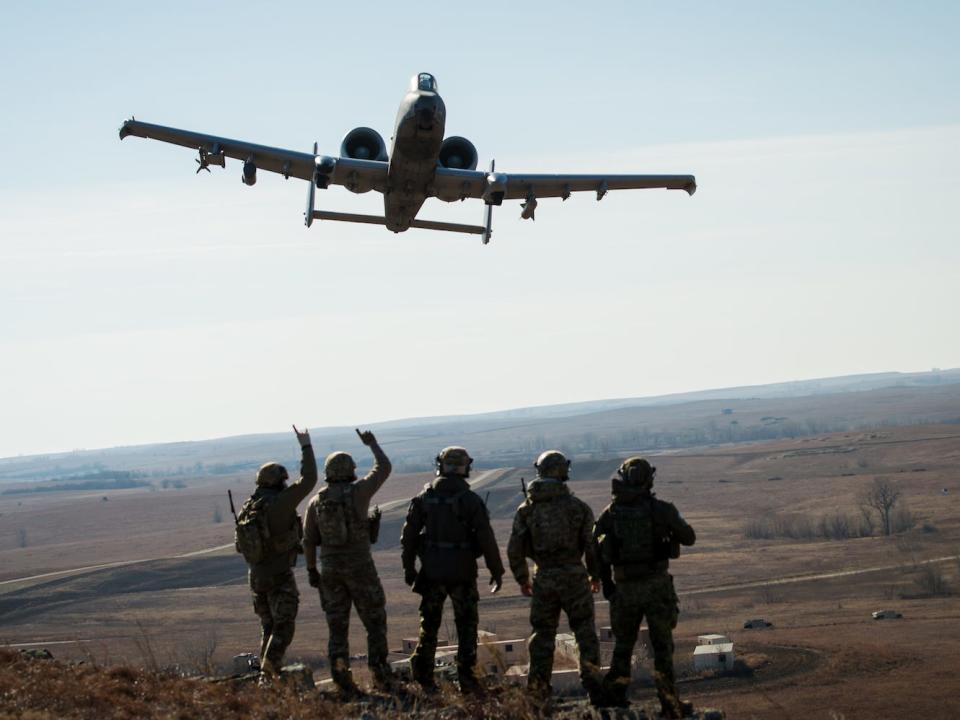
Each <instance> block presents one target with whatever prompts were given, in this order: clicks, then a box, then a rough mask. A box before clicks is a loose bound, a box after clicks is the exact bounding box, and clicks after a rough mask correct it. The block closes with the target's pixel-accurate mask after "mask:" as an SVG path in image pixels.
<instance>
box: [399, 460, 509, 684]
mask: <svg viewBox="0 0 960 720" xmlns="http://www.w3.org/2000/svg"><path fill="white" fill-rule="evenodd" d="M436 462H437V478H436V480H434V481H433V482H431V483H428V484H427V485H426V486H425V487H424V489H423V491H422V492H421V493H420V494H419V495H417V496H416V497H415V498H413V500H411V501H410V508H409V510H407V520H406V522H405V523H404V525H403V534H402V536H401V539H400V542H401V545H402V546H403V552H402V556H401V557H402V560H403V579H404V582H406V583H407V585H410V586H411V587H412V588H413V591H414V592H415V593H418V594H419V595H420V598H421V599H420V641H419V642H418V643H417V648H416V650H415V651H414V653H413V655H412V656H411V658H410V669H411V671H412V673H413V678H414V680H416V681H417V682H418V683H419V684H420V685H421V686H422V687H423V688H424V689H425V690H428V691H433V690H434V689H436V685H435V684H434V679H433V666H434V659H435V656H436V652H437V631H438V630H439V629H440V619H441V617H442V615H443V603H444V601H445V600H446V598H447V596H449V597H450V601H451V602H452V604H453V617H454V621H455V622H456V626H457V641H458V644H457V677H458V679H459V681H460V691H461V692H463V693H469V692H478V691H479V690H480V689H481V687H480V683H479V680H478V679H477V675H476V667H475V666H476V664H477V603H478V602H479V599H480V598H479V595H478V593H477V558H478V557H479V556H480V555H483V558H484V562H485V563H486V566H487V569H488V570H489V571H490V585H492V586H493V589H492V591H491V592H497V591H498V590H500V586H501V585H502V583H503V573H504V569H503V562H502V561H501V560H500V549H499V548H498V547H497V539H496V538H495V537H494V535H493V529H492V528H491V527H490V516H489V515H488V513H487V507H486V505H484V503H483V501H482V500H481V499H480V497H479V496H478V495H477V494H476V493H475V492H473V491H472V490H471V489H470V485H469V484H468V483H467V478H468V477H470V465H471V463H473V459H472V458H471V457H470V455H469V454H467V451H466V450H464V449H463V448H461V447H448V448H444V449H443V450H441V451H440V454H439V455H438V456H437V460H436ZM418 557H419V558H420V570H419V572H418V571H417V568H416V559H417V558H418Z"/></svg>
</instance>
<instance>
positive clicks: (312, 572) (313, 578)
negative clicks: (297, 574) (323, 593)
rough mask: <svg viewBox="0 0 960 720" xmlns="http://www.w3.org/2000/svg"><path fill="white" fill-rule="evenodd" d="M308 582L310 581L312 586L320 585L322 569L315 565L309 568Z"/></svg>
mask: <svg viewBox="0 0 960 720" xmlns="http://www.w3.org/2000/svg"><path fill="white" fill-rule="evenodd" d="M307 582H308V583H310V587H315V588H318V587H320V571H319V570H317V569H316V568H315V567H312V568H307Z"/></svg>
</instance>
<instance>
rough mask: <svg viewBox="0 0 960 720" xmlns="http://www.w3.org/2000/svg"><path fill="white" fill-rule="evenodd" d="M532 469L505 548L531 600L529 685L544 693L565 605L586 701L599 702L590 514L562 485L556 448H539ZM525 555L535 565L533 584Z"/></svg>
mask: <svg viewBox="0 0 960 720" xmlns="http://www.w3.org/2000/svg"><path fill="white" fill-rule="evenodd" d="M534 467H536V468H537V479H536V480H534V481H533V482H532V483H530V489H529V491H528V493H527V497H526V499H525V500H524V502H523V503H522V504H521V505H520V507H519V508H518V509H517V514H516V516H515V517H514V519H513V531H512V532H511V533H510V542H509V544H508V545H507V557H508V559H509V560H510V570H511V571H512V572H513V577H514V578H515V579H516V581H517V582H518V583H519V584H520V591H521V592H522V593H523V594H524V595H525V596H526V597H532V598H533V601H532V602H531V603H530V625H531V626H532V627H533V634H532V635H531V636H530V642H529V648H530V672H529V675H528V677H527V688H528V690H529V691H530V692H531V693H532V694H533V695H535V696H537V697H539V698H543V699H546V698H549V697H550V693H551V687H550V677H551V675H552V674H553V652H554V645H555V641H556V636H557V625H558V623H559V622H560V611H561V610H563V611H564V612H565V613H566V614H567V620H568V621H569V623H570V629H571V630H573V634H574V637H575V638H576V640H577V648H578V649H579V651H580V681H581V682H582V683H583V687H584V689H586V690H587V692H588V693H589V695H590V701H591V703H593V704H594V705H600V704H602V700H603V698H602V692H601V690H602V683H601V680H600V677H599V673H600V643H599V642H598V641H597V631H596V628H595V626H594V619H593V618H594V615H593V593H596V592H598V591H599V590H600V568H599V566H598V564H597V560H596V558H595V556H594V551H593V543H592V538H591V535H590V533H591V531H592V530H593V511H592V510H591V509H590V507H589V506H588V505H587V504H586V503H585V502H583V501H582V500H580V499H579V498H577V497H574V495H573V494H572V493H571V492H570V489H569V488H568V487H567V480H568V479H569V468H570V461H569V460H567V458H566V457H564V455H563V453H561V452H560V451H559V450H548V451H547V452H544V453H542V454H541V455H540V457H539V458H538V459H537V462H536V463H535V464H534ZM528 557H529V558H531V559H532V560H533V561H534V563H536V565H535V568H536V569H535V573H534V576H533V583H532V584H531V582H530V572H529V570H528V569H527V558H528ZM584 560H586V567H584V562H583V561H584Z"/></svg>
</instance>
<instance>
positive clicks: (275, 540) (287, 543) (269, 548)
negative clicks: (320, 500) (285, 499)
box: [234, 495, 300, 565]
mask: <svg viewBox="0 0 960 720" xmlns="http://www.w3.org/2000/svg"><path fill="white" fill-rule="evenodd" d="M275 499H276V496H275V495H260V496H259V497H258V496H257V495H254V496H253V497H251V498H249V499H248V500H247V501H246V502H245V503H244V504H243V507H241V508H240V514H239V515H238V516H237V524H236V528H235V531H234V546H235V547H236V548H237V552H238V553H240V554H241V555H243V559H244V560H246V561H247V562H248V563H250V564H251V565H257V564H259V563H261V562H263V561H264V560H267V559H269V558H270V557H271V556H273V555H279V554H281V553H284V552H290V551H291V550H294V549H296V548H297V547H298V546H299V544H300V537H299V532H298V531H297V530H296V529H291V530H290V531H288V532H286V533H283V534H281V535H280V536H279V537H274V536H272V535H271V533H270V524H269V523H268V522H267V509H268V508H269V507H270V505H271V504H272V503H273V501H274V500H275ZM298 520H299V518H298Z"/></svg>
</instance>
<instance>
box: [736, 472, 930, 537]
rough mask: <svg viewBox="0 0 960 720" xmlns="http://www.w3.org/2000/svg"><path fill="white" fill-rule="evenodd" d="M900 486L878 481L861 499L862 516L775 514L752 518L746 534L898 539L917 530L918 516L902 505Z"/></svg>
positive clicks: (852, 514)
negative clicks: (879, 535) (879, 536)
mask: <svg viewBox="0 0 960 720" xmlns="http://www.w3.org/2000/svg"><path fill="white" fill-rule="evenodd" d="M902 499H903V490H902V488H901V487H900V485H899V483H895V482H892V481H890V480H887V479H886V478H875V479H874V480H873V482H872V483H870V484H869V485H868V486H867V487H866V488H864V489H863V490H862V491H861V493H860V495H859V497H858V502H859V508H858V509H859V512H857V513H850V512H845V511H843V510H833V511H831V512H828V513H825V514H822V515H818V516H815V515H810V514H808V513H774V514H772V515H765V516H763V517H755V518H750V519H749V520H747V521H746V523H744V526H743V534H744V536H745V537H748V538H751V539H754V540H772V539H774V538H790V539H792V540H814V539H817V538H822V539H826V540H847V539H849V538H858V537H870V536H871V535H875V534H878V533H879V534H881V535H895V534H898V533H902V532H906V531H907V530H911V529H913V528H914V527H916V526H917V516H916V515H915V514H914V513H912V512H911V511H910V510H909V509H908V508H907V507H906V505H905V504H904V503H903V502H902Z"/></svg>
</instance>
